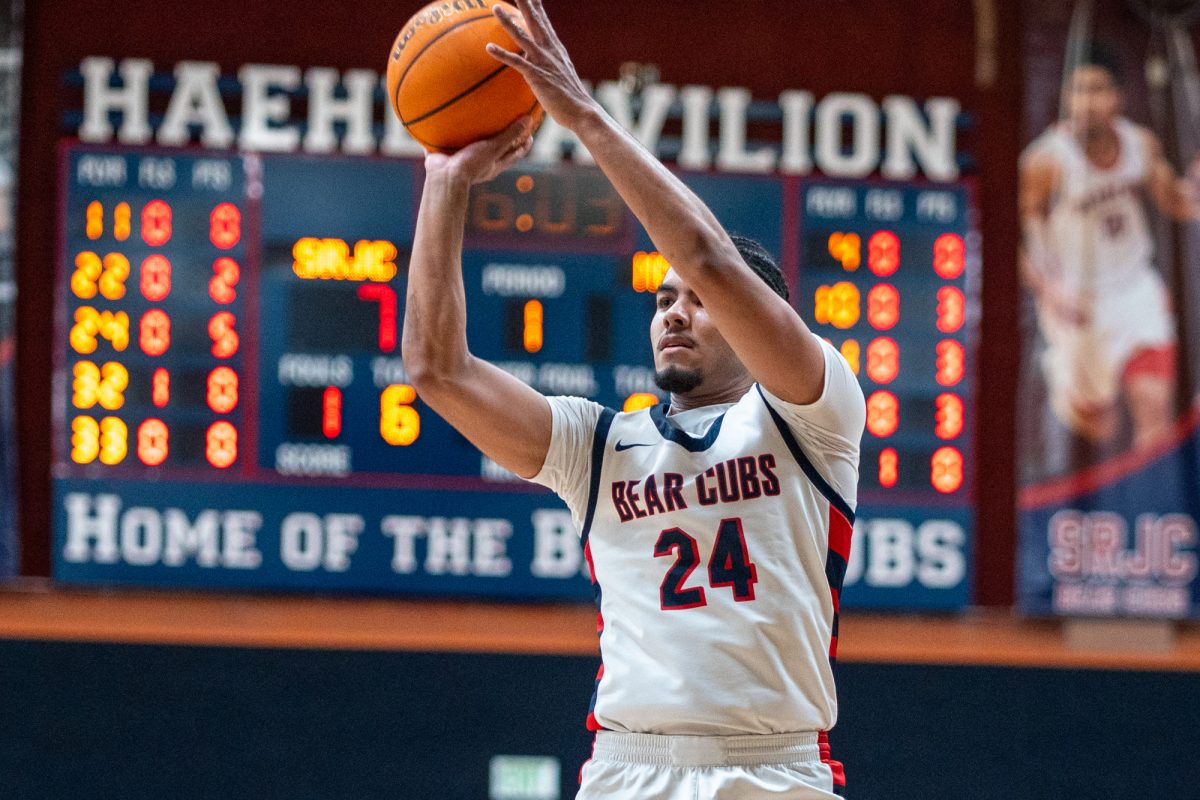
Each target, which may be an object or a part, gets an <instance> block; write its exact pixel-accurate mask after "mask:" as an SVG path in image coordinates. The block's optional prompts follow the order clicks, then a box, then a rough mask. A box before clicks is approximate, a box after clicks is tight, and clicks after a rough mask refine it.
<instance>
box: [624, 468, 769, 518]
mask: <svg viewBox="0 0 1200 800" xmlns="http://www.w3.org/2000/svg"><path fill="white" fill-rule="evenodd" d="M774 470H775V456H773V455H772V454H770V453H763V454H762V455H759V456H741V457H740V458H731V459H729V460H727V461H722V462H720V463H718V464H714V465H713V466H711V467H709V468H708V469H706V470H705V471H704V472H702V473H700V474H699V475H697V476H695V477H694V478H693V479H692V480H691V481H690V482H686V481H685V480H684V477H683V476H682V475H680V474H679V473H677V472H664V473H662V475H661V476H659V475H650V476H649V477H646V478H642V479H641V480H635V481H613V483H612V489H611V496H612V501H613V507H614V508H615V509H616V511H617V516H618V517H619V518H620V520H621V522H629V521H630V520H632V519H644V518H645V517H650V516H653V515H655V514H662V513H664V512H666V511H678V510H680V509H684V508H687V507H688V501H687V500H686V499H685V497H684V495H685V493H686V494H687V495H688V496H690V497H691V498H692V500H693V502H695V503H697V504H699V505H702V506H713V505H717V504H718V503H736V502H738V501H739V500H753V499H755V498H757V497H775V496H777V495H778V494H779V478H778V477H776V475H775V471H774Z"/></svg>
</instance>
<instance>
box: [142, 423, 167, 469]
mask: <svg viewBox="0 0 1200 800" xmlns="http://www.w3.org/2000/svg"><path fill="white" fill-rule="evenodd" d="M168 436H169V431H168V429H167V425H166V423H165V422H163V421H162V420H161V419H148V420H146V421H145V422H143V423H142V424H141V425H139V426H138V432H137V455H138V460H140V461H141V462H142V463H143V464H145V465H146V466H148V467H157V466H158V465H159V464H161V463H163V462H164V461H166V460H167V449H168V448H167V439H168Z"/></svg>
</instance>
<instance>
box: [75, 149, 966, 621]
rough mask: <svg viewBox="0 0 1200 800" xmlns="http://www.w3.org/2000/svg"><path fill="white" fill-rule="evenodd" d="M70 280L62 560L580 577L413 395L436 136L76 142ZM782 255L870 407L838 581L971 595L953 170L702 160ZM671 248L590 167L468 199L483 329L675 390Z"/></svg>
mask: <svg viewBox="0 0 1200 800" xmlns="http://www.w3.org/2000/svg"><path fill="white" fill-rule="evenodd" d="M60 158H61V170H62V172H61V176H62V192H61V203H60V207H59V209H58V213H59V243H58V254H57V258H56V262H57V263H56V270H55V272H56V278H55V282H54V291H55V293H56V301H57V313H58V319H57V326H56V341H55V347H54V352H55V358H56V363H55V370H54V375H55V400H54V403H55V408H54V427H55V430H54V432H53V442H54V454H53V456H54V502H55V509H54V521H55V530H54V547H55V553H54V574H55V576H56V577H57V578H58V579H60V580H63V581H67V582H80V583H106V584H112V583H123V584H134V585H155V586H191V587H242V588H254V589H292V590H295V589H300V590H321V591H335V592H337V591H341V592H346V591H350V592H376V593H414V594H437V595H476V596H491V597H512V598H579V599H585V598H588V597H590V589H589V587H588V585H587V580H586V573H585V565H584V563H583V559H582V557H581V555H580V553H579V551H578V550H579V549H578V545H577V542H576V540H575V532H574V530H573V528H572V525H571V520H570V515H569V514H568V513H567V512H566V510H565V508H563V506H562V504H561V502H560V501H559V500H558V499H557V498H556V497H554V496H553V495H551V494H548V493H547V492H545V490H543V489H541V488H540V487H537V486H533V485H530V484H526V483H525V482H523V481H520V480H519V479H517V478H516V477H515V476H513V475H512V474H511V473H508V472H506V471H505V470H504V469H502V468H501V467H499V465H497V464H495V463H493V462H491V461H489V460H488V459H486V458H485V457H483V456H481V455H480V453H479V452H478V451H477V450H476V449H475V448H474V447H473V446H471V445H470V443H468V442H467V441H466V440H465V439H464V438H463V437H462V436H461V435H459V434H458V433H457V432H456V431H454V430H453V429H452V428H450V427H449V426H448V425H447V424H446V423H445V422H444V421H442V420H441V419H440V418H439V417H438V416H437V415H436V414H434V413H433V411H432V410H431V409H429V408H428V407H427V406H425V405H424V404H423V403H422V400H421V398H420V396H419V395H418V394H417V393H416V392H415V390H414V389H413V387H412V385H411V384H410V382H409V380H408V377H407V374H406V372H405V368H404V363H403V360H402V358H401V355H400V349H399V334H400V330H401V328H402V325H403V306H404V292H405V276H406V270H407V262H408V257H409V253H410V250H411V245H412V232H413V228H414V222H415V215H416V208H417V204H418V202H419V197H420V191H421V181H422V178H423V173H422V168H421V165H420V163H419V162H418V161H413V160H402V159H392V160H387V159H374V158H363V157H352V156H321V157H314V156H301V155H293V154H279V155H257V154H243V153H233V152H228V151H205V150H201V149H187V150H170V149H147V148H134V147H120V146H112V147H107V146H91V145H83V144H79V143H76V142H65V143H64V144H63V145H62V147H61V150H60ZM681 177H682V178H683V179H684V180H685V182H687V183H688V184H689V185H690V186H691V187H692V188H693V189H694V190H695V191H696V192H697V193H698V194H699V195H700V196H701V197H702V198H704V199H705V201H706V202H708V203H709V204H710V206H711V207H712V208H713V210H714V212H715V213H716V214H717V216H718V218H720V219H721V220H722V222H723V223H724V224H725V225H726V226H727V228H729V229H730V230H731V231H735V232H738V233H741V234H744V235H747V236H750V237H753V238H755V239H758V240H760V241H762V242H763V244H764V245H765V246H766V247H767V248H768V249H769V250H771V251H772V252H774V253H776V254H778V255H779V256H780V260H781V263H782V265H783V267H784V269H785V273H787V275H788V277H789V281H790V284H791V289H792V294H793V301H794V303H795V304H796V306H797V308H798V309H799V311H800V313H801V314H802V315H803V316H804V318H805V320H806V321H808V323H809V324H810V326H811V327H812V328H813V329H814V330H815V331H816V332H817V333H818V334H819V335H821V336H823V337H825V338H827V339H828V340H829V341H830V342H832V343H833V344H834V345H835V346H836V347H837V348H838V349H839V350H840V351H841V352H842V354H843V355H844V356H845V357H846V359H847V361H848V362H849V363H850V364H851V366H852V367H853V368H854V370H855V372H856V373H857V374H858V376H859V378H860V380H861V382H862V385H863V387H864V393H865V394H866V396H867V403H868V423H867V428H868V429H867V432H866V433H865V435H864V439H863V450H862V464H861V475H862V477H861V485H860V495H859V512H858V513H859V523H858V527H859V531H858V532H857V538H856V543H855V548H856V550H857V552H856V557H855V558H853V559H852V562H851V565H850V569H849V572H848V576H847V585H848V589H847V593H846V603H847V604H848V605H855V604H858V605H870V606H904V607H914V606H915V607H945V608H953V607H958V606H961V605H964V604H966V603H967V602H968V601H969V575H968V574H967V573H968V571H969V570H968V569H967V567H966V565H967V564H969V561H970V557H969V554H970V538H971V533H972V516H971V507H972V500H973V492H974V488H973V471H972V463H973V462H972V446H971V422H972V415H973V410H974V402H973V397H972V376H971V364H972V361H973V343H974V336H975V333H974V331H975V316H976V294H975V293H976V291H977V288H978V287H977V286H976V285H975V283H976V281H975V278H974V277H973V276H975V274H976V272H977V270H976V269H975V264H976V263H977V259H978V253H977V250H978V247H977V244H976V242H975V241H974V238H973V234H972V232H971V205H970V202H969V191H968V188H967V187H966V186H964V185H960V184H916V183H911V184H910V183H904V184H901V183H895V182H886V181H877V182H847V181H833V180H825V179H819V178H813V179H808V178H799V177H778V176H751V175H731V174H717V173H684V174H682V175H681ZM668 267H669V265H668V264H667V263H666V262H665V261H664V260H663V258H662V257H661V256H660V255H659V254H658V253H656V252H654V250H653V246H652V244H651V242H650V241H649V239H648V237H647V236H646V234H645V233H644V231H642V229H641V228H640V226H639V225H638V224H637V222H636V220H635V219H634V218H633V217H632V216H631V215H630V214H629V212H628V211H627V210H626V209H625V206H624V204H623V203H622V201H621V200H620V198H619V197H618V196H617V195H616V193H615V191H614V190H613V189H612V188H611V186H610V185H609V184H608V182H607V181H606V180H605V178H604V177H603V175H602V174H601V173H600V172H599V171H597V170H596V169H594V168H590V167H583V166H576V165H566V164H555V165H542V164H534V163H528V164H521V165H518V166H517V167H516V168H514V169H513V170H511V171H510V172H508V173H505V174H504V175H502V176H500V177H499V178H498V179H497V180H496V181H494V182H492V183H490V184H488V185H485V186H480V187H476V188H475V190H474V191H473V193H472V196H471V201H470V209H469V214H468V220H467V231H466V247H465V253H464V257H463V270H464V278H465V283H466V287H467V295H468V297H467V304H468V339H469V342H470V345H471V348H472V351H473V352H474V353H476V354H477V355H479V356H480V357H482V358H485V359H487V360H489V361H492V362H493V363H496V364H497V365H498V366H500V367H501V368H502V369H504V370H506V371H508V372H510V373H511V374H513V375H515V376H517V377H518V378H520V379H521V380H523V381H525V382H526V383H528V384H529V385H531V386H533V387H534V388H536V389H538V390H539V391H542V392H545V393H548V394H572V395H580V396H584V397H589V398H591V399H594V400H596V401H597V402H600V403H603V404H605V405H608V406H612V407H615V408H624V409H633V408H639V407H644V406H646V405H649V404H655V403H659V402H662V401H663V398H661V397H660V396H659V394H658V392H657V390H656V388H655V386H654V382H653V369H652V367H651V364H652V360H651V353H650V348H649V323H650V318H651V316H652V314H653V293H654V291H655V289H656V288H657V285H658V282H659V281H660V280H661V279H662V276H663V274H664V273H665V271H666V269H667V268H668Z"/></svg>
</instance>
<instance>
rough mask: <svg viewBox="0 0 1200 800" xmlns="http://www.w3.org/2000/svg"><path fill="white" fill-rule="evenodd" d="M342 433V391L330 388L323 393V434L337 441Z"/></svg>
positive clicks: (333, 387)
mask: <svg viewBox="0 0 1200 800" xmlns="http://www.w3.org/2000/svg"><path fill="white" fill-rule="evenodd" d="M341 432H342V390H341V389H339V388H338V387H336V386H328V387H326V388H325V391H324V392H322V393H321V433H323V434H325V438H326V439H336V438H337V437H338V436H339V435H340V434H341Z"/></svg>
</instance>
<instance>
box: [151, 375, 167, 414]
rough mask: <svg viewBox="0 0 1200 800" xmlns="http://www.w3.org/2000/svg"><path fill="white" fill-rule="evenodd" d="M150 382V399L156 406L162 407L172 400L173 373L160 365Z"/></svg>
mask: <svg viewBox="0 0 1200 800" xmlns="http://www.w3.org/2000/svg"><path fill="white" fill-rule="evenodd" d="M150 383H151V389H150V401H151V402H152V403H154V406H155V407H156V408H162V407H163V406H165V405H166V404H167V403H169V402H171V373H169V372H167V371H166V370H165V369H163V368H162V367H159V368H158V369H156V370H154V377H153V378H151V381H150Z"/></svg>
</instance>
